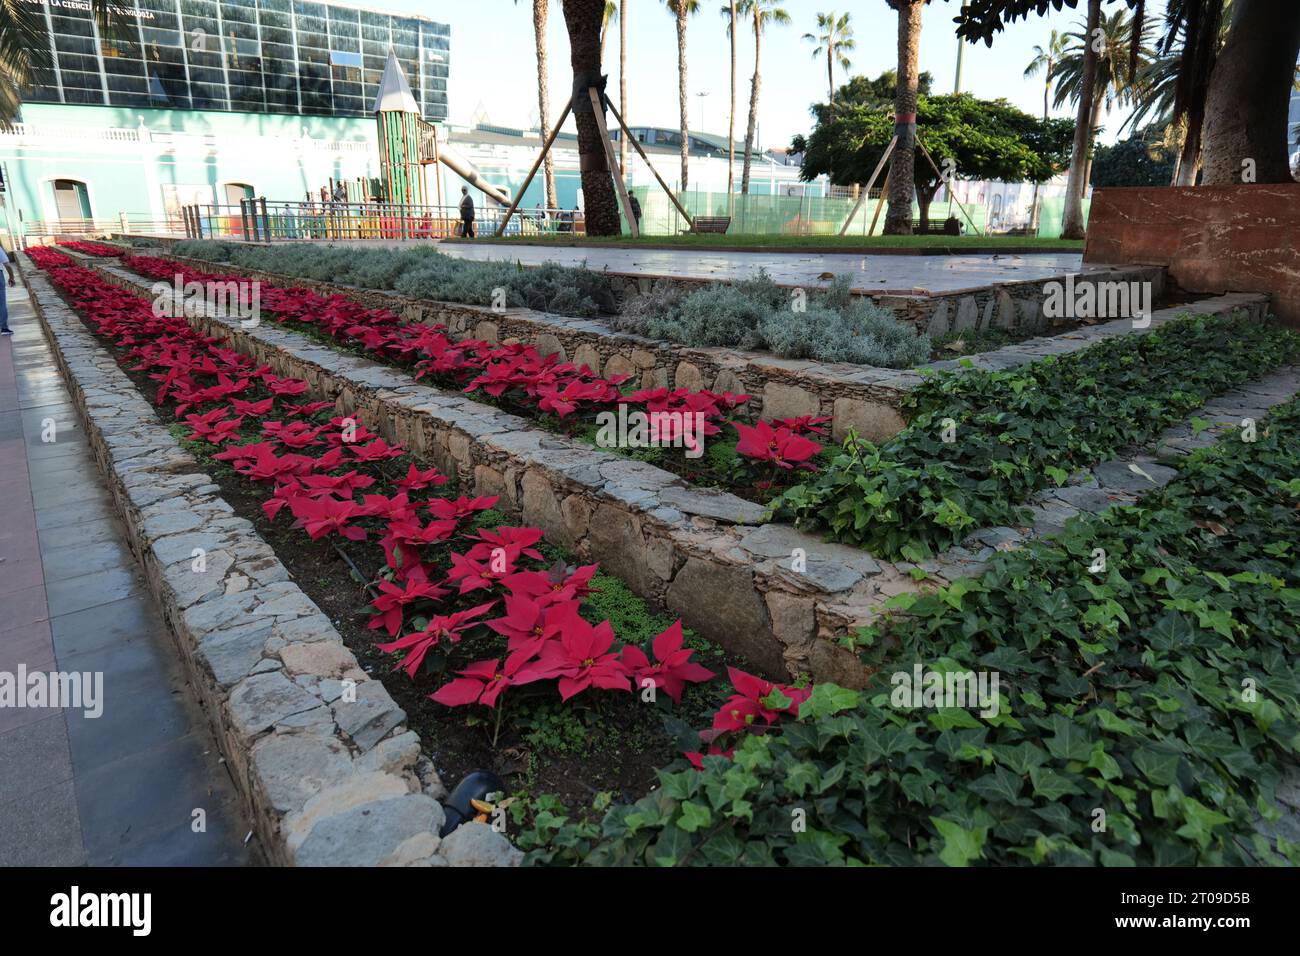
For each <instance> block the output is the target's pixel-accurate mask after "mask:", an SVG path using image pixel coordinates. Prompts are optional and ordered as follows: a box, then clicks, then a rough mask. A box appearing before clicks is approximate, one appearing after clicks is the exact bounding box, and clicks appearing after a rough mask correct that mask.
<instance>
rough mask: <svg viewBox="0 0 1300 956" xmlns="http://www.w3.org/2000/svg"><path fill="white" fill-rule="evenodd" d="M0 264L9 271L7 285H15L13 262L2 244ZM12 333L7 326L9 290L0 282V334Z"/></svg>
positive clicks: (0, 247)
mask: <svg viewBox="0 0 1300 956" xmlns="http://www.w3.org/2000/svg"><path fill="white" fill-rule="evenodd" d="M0 264H2V265H4V267H5V272H7V273H9V285H17V284H18V283H17V281H16V280H15V279H14V264H13V263H12V262H10V261H9V255H8V254H7V253H6V252H5V249H4V246H0ZM13 334H14V333H13V330H11V329H10V328H9V290H8V289H7V288H6V287H5V284H4V283H3V282H0V335H13Z"/></svg>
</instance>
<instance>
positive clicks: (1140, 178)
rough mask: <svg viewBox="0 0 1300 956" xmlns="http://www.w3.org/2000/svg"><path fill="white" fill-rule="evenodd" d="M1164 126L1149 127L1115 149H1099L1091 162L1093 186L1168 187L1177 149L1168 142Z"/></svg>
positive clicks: (1108, 147)
mask: <svg viewBox="0 0 1300 956" xmlns="http://www.w3.org/2000/svg"><path fill="white" fill-rule="evenodd" d="M1167 128H1168V124H1165V125H1164V126H1155V125H1153V126H1148V127H1146V128H1145V129H1143V130H1142V131H1141V132H1139V133H1136V134H1134V135H1133V136H1130V137H1129V138H1128V139H1125V140H1121V141H1120V142H1118V143H1116V144H1115V145H1114V146H1098V147H1097V151H1096V153H1095V154H1094V155H1093V160H1092V185H1093V186H1094V187H1096V188H1102V187H1105V186H1168V185H1169V181H1170V179H1172V178H1173V175H1174V163H1175V160H1176V159H1177V155H1178V150H1177V148H1176V147H1174V146H1171V145H1170V144H1169V143H1167V142H1166V136H1165V130H1166V129H1167Z"/></svg>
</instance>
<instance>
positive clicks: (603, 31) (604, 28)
mask: <svg viewBox="0 0 1300 956" xmlns="http://www.w3.org/2000/svg"><path fill="white" fill-rule="evenodd" d="M560 2H561V3H563V2H564V0H560ZM617 19H618V4H617V3H615V2H614V0H605V13H604V15H603V16H602V17H601V20H600V58H601V60H604V59H605V41H606V40H608V39H609V25H610V24H611V23H613V22H614V21H615V20H617Z"/></svg>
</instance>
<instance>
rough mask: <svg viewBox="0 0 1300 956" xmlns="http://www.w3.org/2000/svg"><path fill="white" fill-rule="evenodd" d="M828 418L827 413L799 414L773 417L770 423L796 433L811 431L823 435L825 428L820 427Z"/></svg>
mask: <svg viewBox="0 0 1300 956" xmlns="http://www.w3.org/2000/svg"><path fill="white" fill-rule="evenodd" d="M830 420H831V417H830V416H829V415H800V416H799V417H798V418H774V419H772V424H774V425H779V426H782V427H784V428H788V429H790V431H792V432H794V433H795V434H796V435H802V434H804V433H806V432H811V433H812V434H814V435H825V434H826V429H824V428H822V426H823V425H825V424H826V423H827V422H829V421H830Z"/></svg>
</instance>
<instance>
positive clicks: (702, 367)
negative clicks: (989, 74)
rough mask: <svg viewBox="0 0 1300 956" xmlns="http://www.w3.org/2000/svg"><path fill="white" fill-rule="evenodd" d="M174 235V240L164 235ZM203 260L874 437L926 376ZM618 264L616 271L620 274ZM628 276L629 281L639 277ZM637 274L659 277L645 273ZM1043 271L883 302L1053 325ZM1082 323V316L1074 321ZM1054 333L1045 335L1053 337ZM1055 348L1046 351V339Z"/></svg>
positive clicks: (1115, 276)
mask: <svg viewBox="0 0 1300 956" xmlns="http://www.w3.org/2000/svg"><path fill="white" fill-rule="evenodd" d="M160 241H161V242H162V243H163V244H164V245H166V244H170V240H160ZM175 258H176V259H177V261H179V262H183V263H185V264H187V265H189V266H191V267H193V268H196V269H204V270H213V271H222V272H230V273H235V274H240V275H244V276H247V277H248V278H250V279H256V280H258V281H261V282H266V283H267V284H269V285H279V286H298V287H301V288H308V289H313V290H315V291H318V292H321V293H323V294H338V293H342V294H344V295H347V296H350V297H351V298H353V299H356V300H357V301H359V302H361V303H363V304H364V305H366V306H367V307H369V308H382V309H386V310H389V311H391V312H394V313H396V314H397V315H399V316H402V317H403V318H404V319H405V320H406V321H408V322H427V323H435V324H441V325H445V326H447V328H448V329H449V331H450V332H451V333H452V335H453V336H455V337H458V338H466V337H473V338H480V339H485V340H486V341H489V342H493V343H505V342H525V343H529V344H531V345H533V346H535V347H536V348H537V349H538V350H539V351H541V352H542V353H543V354H548V355H549V354H551V353H559V355H560V358H561V360H562V361H571V362H574V363H576V364H579V365H582V364H585V365H587V366H588V367H590V368H591V369H593V370H595V371H597V372H599V373H601V374H603V375H615V374H620V375H630V376H631V377H632V378H631V380H632V381H633V382H635V383H636V384H637V385H638V386H639V387H641V388H658V387H670V388H690V389H693V390H699V389H701V388H709V389H712V390H713V391H718V392H737V393H742V392H743V393H745V394H748V395H750V396H752V397H751V400H750V402H749V403H748V404H747V405H746V406H745V408H744V413H745V414H747V415H752V416H755V417H762V418H790V417H797V416H800V415H825V416H828V417H830V419H831V437H832V438H833V439H834V440H835V441H841V440H843V439H844V437H845V436H847V435H848V433H849V431H850V429H852V430H854V431H856V432H857V434H859V435H860V436H862V437H864V438H868V439H870V440H871V441H874V442H883V441H885V440H887V439H889V438H891V437H893V436H894V435H895V434H897V433H898V432H899V431H900V430H902V428H903V427H904V425H905V424H906V422H905V421H904V417H903V414H902V412H901V411H900V409H901V406H902V401H903V397H904V396H905V395H906V394H907V392H908V391H910V390H911V389H913V388H915V387H916V386H917V385H919V384H920V382H921V380H922V377H921V374H920V372H919V370H913V369H886V368H876V367H873V366H868V365H853V364H849V363H831V362H815V361H811V360H807V359H784V358H780V357H779V356H776V355H772V354H770V353H766V352H748V351H743V350H740V349H731V348H714V347H710V348H704V347H700V348H696V347H691V346H685V345H678V344H676V343H674V342H668V341H665V340H663V339H651V338H646V337H644V336H638V335H630V334H627V333H622V332H616V331H614V330H613V329H611V328H610V327H609V326H608V325H606V324H605V323H604V322H601V321H599V320H597V319H582V318H574V317H569V316H563V315H554V314H551V313H546V312H536V311H533V310H531V309H505V310H493V309H491V308H488V307H485V306H476V305H466V304H463V303H456V302H441V301H435V300H430V299H412V298H409V297H407V296H402V295H399V294H397V293H395V292H385V291H379V290H374V289H361V288H357V287H355V286H346V285H340V284H337V283H331V282H322V281H317V280H311V279H296V278H291V277H288V276H283V275H279V274H276V273H270V272H263V271H260V270H255V269H247V268H240V267H236V266H232V265H228V264H225V263H211V262H206V261H203V260H200V259H190V258H186V257H180V256H177V257H175ZM613 275H614V274H611V276H613ZM1163 276H1164V273H1163V272H1162V271H1161V270H1160V269H1157V268H1142V267H1132V268H1128V269H1124V270H1104V271H1092V272H1089V273H1087V274H1086V275H1080V276H1076V286H1077V287H1080V288H1081V287H1082V286H1084V285H1086V284H1088V283H1094V282H1100V281H1125V282H1127V281H1149V282H1152V283H1153V285H1154V290H1153V296H1155V297H1158V296H1159V295H1160V293H1161V290H1162V289H1163V284H1164V279H1163ZM619 278H620V279H621V281H622V282H623V284H624V285H625V286H626V285H627V284H628V283H632V282H633V281H634V279H636V277H631V276H622V275H621V274H620V275H619ZM637 281H649V280H648V279H646V278H645V277H641V278H640V279H639V280H637ZM682 282H683V283H685V284H690V285H708V284H711V283H710V281H709V280H682ZM1043 298H1044V292H1043V282H1042V281H1041V280H1035V281H1032V282H1013V283H1004V284H1002V285H998V286H986V287H981V288H973V289H964V290H960V291H957V292H953V293H944V294H942V295H934V296H882V297H879V298H878V300H873V301H876V304H878V305H880V306H882V307H883V308H888V309H891V310H893V311H894V312H895V314H898V315H899V316H900V317H901V318H904V319H907V320H909V321H913V322H914V324H916V325H917V326H918V328H920V329H921V330H922V331H927V332H929V333H930V334H931V335H939V334H943V333H944V332H948V331H952V330H961V329H972V330H974V329H984V328H988V327H990V326H992V327H1000V328H1009V329H1010V328H1015V329H1031V330H1034V331H1047V330H1048V327H1049V324H1050V322H1049V320H1048V319H1047V318H1046V317H1045V316H1044V314H1043V309H1042V301H1043ZM1066 324H1067V325H1070V326H1073V325H1074V322H1073V320H1070V321H1068V322H1067V323H1066ZM1108 327H1110V332H1109V333H1108V334H1120V333H1122V332H1126V331H1129V330H1130V329H1131V323H1129V322H1128V321H1127V320H1124V321H1118V322H1111V323H1107V324H1106V325H1105V326H1096V327H1094V328H1108ZM1054 341H1055V338H1052V337H1049V338H1046V339H1032V340H1029V341H1028V342H1022V343H1019V344H1017V345H1012V346H1008V347H1006V348H1004V349H999V350H998V351H996V352H988V353H984V354H983V355H982V356H970V357H969V358H971V359H973V360H974V361H975V364H976V365H977V366H979V365H980V364H981V360H987V362H988V363H990V367H996V368H1005V367H1007V366H1009V365H1016V364H1020V363H1022V362H1025V361H1032V360H1034V359H1036V358H1040V357H1041V356H1042V354H1050V353H1051V352H1053V351H1070V350H1071V349H1070V348H1069V347H1068V346H1061V347H1060V348H1056V349H1054V348H1052V346H1051V345H1050V343H1052V342H1054ZM1044 342H1046V343H1049V344H1048V345H1046V346H1044V345H1043V344H1042V343H1044ZM1044 349H1045V350H1046V351H1044ZM955 364H956V362H955V361H954V362H937V363H934V364H932V365H928V366H923V367H924V368H946V367H951V366H954V365H955Z"/></svg>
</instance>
